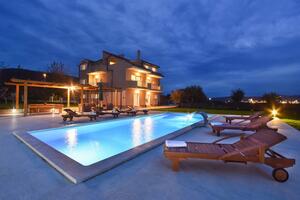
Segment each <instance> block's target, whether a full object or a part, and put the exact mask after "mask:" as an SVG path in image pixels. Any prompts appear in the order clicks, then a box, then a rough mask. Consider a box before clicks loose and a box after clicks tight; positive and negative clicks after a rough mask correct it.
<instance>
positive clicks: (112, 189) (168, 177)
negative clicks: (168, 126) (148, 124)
mask: <svg viewBox="0 0 300 200" xmlns="http://www.w3.org/2000/svg"><path fill="white" fill-rule="evenodd" d="M123 118H127V116H123ZM105 120H112V118H111V117H104V118H101V119H97V121H105ZM215 120H217V121H223V120H224V118H223V117H220V116H218V115H216V116H215ZM85 123H87V120H86V119H84V118H82V119H81V118H80V119H78V120H77V121H76V122H74V124H85ZM65 125H66V124H64V123H62V120H61V117H60V116H59V115H40V116H28V117H17V116H15V117H1V118H0V126H1V130H0V146H1V151H0V158H1V162H0V169H1V174H0V177H1V181H0V188H1V189H0V191H1V192H0V199H42V198H45V197H46V198H47V199H84V198H86V199H155V198H157V199H199V197H200V198H203V199H246V198H247V199H249V198H250V199H266V198H271V199H287V198H288V199H296V198H297V197H298V196H299V195H300V192H299V190H297V189H298V185H299V184H300V179H299V177H300V174H299V166H298V165H297V164H296V165H295V166H293V167H291V168H289V169H288V171H289V173H290V179H289V180H288V181H287V182H285V183H278V182H276V181H274V180H273V178H272V176H271V175H270V173H271V169H270V168H268V167H265V166H263V165H257V164H248V165H243V164H235V163H227V164H224V163H223V162H217V161H207V160H187V161H184V162H182V163H181V168H180V171H179V172H173V171H172V170H171V164H170V162H169V160H167V159H166V158H165V157H164V156H163V154H162V145H160V146H157V147H155V148H153V149H152V150H150V151H148V152H145V153H143V154H142V155H140V156H137V157H135V158H134V159H132V160H130V161H127V162H125V163H123V164H121V165H119V166H117V167H115V168H113V169H111V170H109V171H107V172H105V173H103V174H101V175H98V176H96V177H94V178H92V179H90V180H88V181H86V182H82V183H80V184H73V183H71V182H70V181H68V180H67V179H66V178H64V177H63V176H62V175H61V174H60V173H59V172H58V171H56V170H55V169H54V168H51V167H50V166H49V165H48V164H47V163H46V162H45V161H44V160H43V159H41V158H40V157H39V156H37V155H36V154H35V153H34V152H33V151H31V150H30V149H29V148H28V147H27V146H26V145H24V144H23V143H22V142H20V141H19V140H18V139H17V138H16V137H14V136H13V134H12V133H13V132H18V131H31V130H38V129H47V128H56V127H63V126H65ZM268 125H269V126H270V127H276V128H279V132H280V133H282V134H284V135H286V136H287V137H288V139H287V140H286V141H285V142H283V143H281V144H279V145H277V146H276V147H275V149H276V150H278V151H279V152H281V153H282V154H283V155H285V156H287V157H291V158H295V159H296V161H297V160H299V158H300V156H299V154H298V152H299V150H300V145H299V144H300V139H299V134H300V132H299V131H297V130H296V129H294V128H292V127H290V126H289V125H287V124H285V123H283V122H282V121H281V120H279V119H276V120H273V121H271V122H270V123H269V124H268ZM236 133H238V131H225V132H224V134H226V135H231V134H236ZM247 133H248V132H247ZM215 139H219V138H218V137H217V136H215V135H213V134H212V133H211V128H209V127H200V128H194V129H192V130H189V131H188V132H186V133H185V134H183V135H181V136H179V137H178V138H176V140H187V141H201V142H212V141H214V140H215ZM234 141H235V139H231V140H228V141H227V142H228V143H231V142H234Z"/></svg>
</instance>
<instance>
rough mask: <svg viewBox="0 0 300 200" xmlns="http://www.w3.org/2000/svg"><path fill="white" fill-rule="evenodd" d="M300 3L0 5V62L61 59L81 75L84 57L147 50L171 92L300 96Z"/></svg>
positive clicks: (167, 0)
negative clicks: (197, 87)
mask: <svg viewBox="0 0 300 200" xmlns="http://www.w3.org/2000/svg"><path fill="white" fill-rule="evenodd" d="M299 8H300V3H299V1H297V0H287V1H284V2H282V1H271V0H265V1H260V0H256V1H249V0H241V1H233V0H224V1H217V0H216V1H213V0H210V1H208V0H202V1H198V0H191V1H188V2H187V1H184V0H178V1H173V0H162V1H161V0H153V1H148V0H147V1H146V0H139V1H137V0H136V1H122V0H115V1H104V0H100V1H99V0H89V1H87V0H80V1H79V0H78V1H58V0H51V1H50V0H32V1H28V2H26V3H24V2H17V1H14V0H12V1H8V2H0V24H1V26H0V32H1V35H0V47H1V49H0V61H2V62H5V63H6V64H10V65H18V64H21V65H23V66H27V67H30V68H32V69H38V70H42V69H44V68H45V67H46V66H47V64H49V63H50V62H51V61H53V60H59V61H62V62H64V63H65V64H66V65H67V66H70V70H69V71H71V72H72V73H73V74H74V75H76V74H77V72H78V70H77V65H78V63H79V61H80V60H81V59H83V58H90V59H98V58H99V56H100V53H101V51H102V50H109V51H112V52H115V53H125V54H126V56H129V57H132V58H133V57H134V56H135V51H136V50H137V49H141V50H142V56H143V58H145V59H148V60H149V61H151V62H153V63H157V64H158V65H160V66H161V70H162V72H163V73H164V74H165V76H166V78H165V79H164V80H163V84H164V88H165V90H166V92H169V91H170V90H172V89H175V88H180V87H185V86H187V85H190V84H201V85H202V87H203V88H204V89H205V91H206V92H207V93H208V95H209V96H223V95H228V94H229V93H230V90H231V89H234V88H235V87H240V88H244V89H245V90H246V93H248V94H251V95H252V94H253V95H259V94H261V93H263V92H264V91H268V90H274V91H275V90H278V92H280V93H285V94H295V93H300V91H299V89H298V88H297V87H296V85H299V84H300V80H299V79H297V78H295V77H296V75H295V74H297V73H299V71H297V67H298V66H299V64H300V55H299V52H300V13H299ZM292 70H294V71H292ZM285 72H286V73H285ZM283 74H284V76H283ZM271 76H272V77H274V79H276V80H280V83H278V82H279V81H270V79H269V78H266V77H271ZM178 77H180V80H179V79H178ZM254 80H255V81H254ZM254 86H255V87H254Z"/></svg>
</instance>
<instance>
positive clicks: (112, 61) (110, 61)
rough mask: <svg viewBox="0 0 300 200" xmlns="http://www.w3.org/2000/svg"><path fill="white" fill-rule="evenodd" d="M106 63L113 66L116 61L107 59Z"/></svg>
mask: <svg viewBox="0 0 300 200" xmlns="http://www.w3.org/2000/svg"><path fill="white" fill-rule="evenodd" d="M108 63H109V65H114V64H116V63H117V61H116V60H115V59H113V58H111V59H109V62H108Z"/></svg>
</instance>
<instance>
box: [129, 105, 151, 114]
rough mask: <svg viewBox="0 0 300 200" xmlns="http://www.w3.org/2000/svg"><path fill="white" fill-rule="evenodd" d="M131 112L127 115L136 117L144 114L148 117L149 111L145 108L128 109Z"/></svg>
mask: <svg viewBox="0 0 300 200" xmlns="http://www.w3.org/2000/svg"><path fill="white" fill-rule="evenodd" d="M128 109H129V111H128V112H127V114H131V115H136V114H137V113H139V112H142V113H144V115H147V114H148V112H149V110H148V109H146V108H144V109H138V108H132V107H128Z"/></svg>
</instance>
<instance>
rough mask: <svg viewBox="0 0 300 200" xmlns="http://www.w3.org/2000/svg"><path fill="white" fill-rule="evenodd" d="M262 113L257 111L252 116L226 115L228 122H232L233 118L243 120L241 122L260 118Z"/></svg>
mask: <svg viewBox="0 0 300 200" xmlns="http://www.w3.org/2000/svg"><path fill="white" fill-rule="evenodd" d="M261 115H262V112H255V113H253V114H252V115H250V116H224V117H225V120H226V122H227V123H229V124H231V123H232V121H233V120H241V121H240V122H239V123H241V122H244V121H247V120H249V121H253V120H255V119H257V118H259V117H260V116H261Z"/></svg>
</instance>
